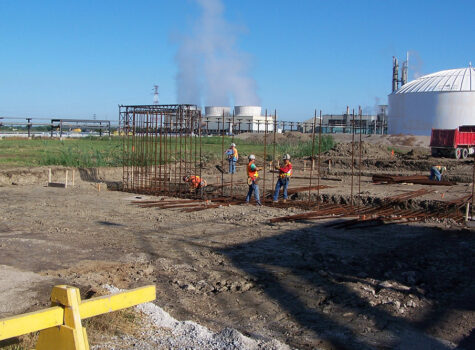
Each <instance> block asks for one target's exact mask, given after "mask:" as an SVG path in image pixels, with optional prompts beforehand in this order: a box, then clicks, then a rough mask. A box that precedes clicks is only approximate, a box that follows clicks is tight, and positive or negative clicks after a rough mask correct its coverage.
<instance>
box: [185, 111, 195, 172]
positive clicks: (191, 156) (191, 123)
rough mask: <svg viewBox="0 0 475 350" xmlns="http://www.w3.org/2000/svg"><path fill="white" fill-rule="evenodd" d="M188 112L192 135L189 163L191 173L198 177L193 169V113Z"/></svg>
mask: <svg viewBox="0 0 475 350" xmlns="http://www.w3.org/2000/svg"><path fill="white" fill-rule="evenodd" d="M187 111H188V115H189V119H190V120H189V123H190V134H189V135H190V144H189V152H190V154H189V158H190V159H189V162H190V163H189V164H190V167H189V169H190V173H193V174H191V175H194V176H196V175H197V174H196V173H194V170H195V169H193V113H191V110H190V109H189V108H187Z"/></svg>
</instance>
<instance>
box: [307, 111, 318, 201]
mask: <svg viewBox="0 0 475 350" xmlns="http://www.w3.org/2000/svg"><path fill="white" fill-rule="evenodd" d="M316 122H317V110H315V112H314V115H313V125H312V158H311V161H312V166H311V167H310V178H309V185H308V186H309V188H308V203H310V194H311V192H312V176H313V159H314V158H315V124H316Z"/></svg>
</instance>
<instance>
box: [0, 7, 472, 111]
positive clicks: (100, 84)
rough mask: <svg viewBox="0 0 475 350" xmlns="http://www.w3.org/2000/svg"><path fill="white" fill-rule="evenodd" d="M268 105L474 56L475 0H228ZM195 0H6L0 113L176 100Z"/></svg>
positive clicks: (383, 91)
mask: <svg viewBox="0 0 475 350" xmlns="http://www.w3.org/2000/svg"><path fill="white" fill-rule="evenodd" d="M223 4H224V7H225V10H224V17H225V19H226V21H227V22H228V23H229V25H230V26H232V28H235V29H236V31H237V32H238V34H239V35H238V36H237V41H236V43H235V46H236V50H238V51H239V52H241V53H243V54H245V55H246V57H247V58H248V62H249V76H250V77H252V78H253V79H254V80H255V82H256V85H257V93H258V96H259V99H260V101H261V104H262V106H263V107H264V108H269V109H274V108H275V109H277V111H278V114H279V116H280V119H282V120H301V119H306V118H308V117H310V116H311V115H312V114H313V110H314V109H315V108H316V109H322V110H323V112H324V113H341V112H342V111H343V110H344V109H345V106H346V105H350V106H351V107H355V108H356V107H357V106H358V105H361V106H362V107H363V108H365V109H366V110H368V111H369V110H371V108H373V107H374V105H375V104H377V103H386V101H387V94H388V93H390V89H391V67H392V56H394V55H395V56H398V57H399V58H401V60H402V59H403V58H404V57H405V53H406V51H410V52H411V59H410V60H412V62H410V71H409V78H410V80H411V79H412V78H413V74H414V73H416V74H419V75H421V74H427V73H432V72H435V71H438V70H443V69H451V68H459V67H465V66H467V65H468V63H469V61H473V62H474V63H475V44H474V42H473V38H474V34H475V21H473V13H475V2H474V1H397V2H394V1H385V0H378V1H377V0H373V1H369V0H368V1H338V0H334V1H318V0H313V1H312V0H309V1H306V0H301V1H297V0H296V1H283V0H273V1H267V0H262V1H255V0H239V1H231V0H226V1H224V0H223ZM200 13H201V12H200V7H199V5H198V4H197V3H196V2H195V1H192V0H176V1H118V0H116V1H47V0H46V1H13V0H11V1H7V0H0V48H1V54H0V116H18V117H23V116H25V117H26V116H32V117H53V116H54V117H60V116H61V117H82V118H90V117H92V115H93V114H96V115H97V118H98V119H99V118H100V119H111V120H116V119H117V114H118V108H117V105H118V104H151V103H152V101H153V93H152V88H153V85H154V84H159V85H160V102H161V103H176V101H177V86H176V82H175V77H176V74H177V64H176V62H175V55H176V53H177V49H178V46H179V44H180V38H181V37H183V36H187V35H189V33H190V32H191V31H192V30H193V28H194V23H195V22H196V19H197V18H198V17H199V16H200Z"/></svg>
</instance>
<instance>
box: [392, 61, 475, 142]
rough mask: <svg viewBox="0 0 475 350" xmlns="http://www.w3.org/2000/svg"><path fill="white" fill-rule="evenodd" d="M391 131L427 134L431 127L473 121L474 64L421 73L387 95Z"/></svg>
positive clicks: (474, 111) (451, 127)
mask: <svg viewBox="0 0 475 350" xmlns="http://www.w3.org/2000/svg"><path fill="white" fill-rule="evenodd" d="M388 99H389V110H388V124H389V125H388V127H389V133H390V134H414V135H430V133H431V129H432V128H436V129H455V128H457V127H458V126H460V125H473V124H475V68H473V67H471V66H470V67H468V68H460V69H450V70H444V71H440V72H437V73H433V74H429V75H425V76H422V77H420V78H418V79H416V80H413V81H411V82H409V83H407V84H405V85H403V86H402V87H401V88H400V89H399V90H397V91H396V92H393V93H392V94H390V95H389V97H388Z"/></svg>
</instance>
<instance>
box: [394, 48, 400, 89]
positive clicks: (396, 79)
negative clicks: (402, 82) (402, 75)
mask: <svg viewBox="0 0 475 350" xmlns="http://www.w3.org/2000/svg"><path fill="white" fill-rule="evenodd" d="M398 88H399V63H398V62H397V58H396V57H394V56H393V92H396V91H397V89H398Z"/></svg>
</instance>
